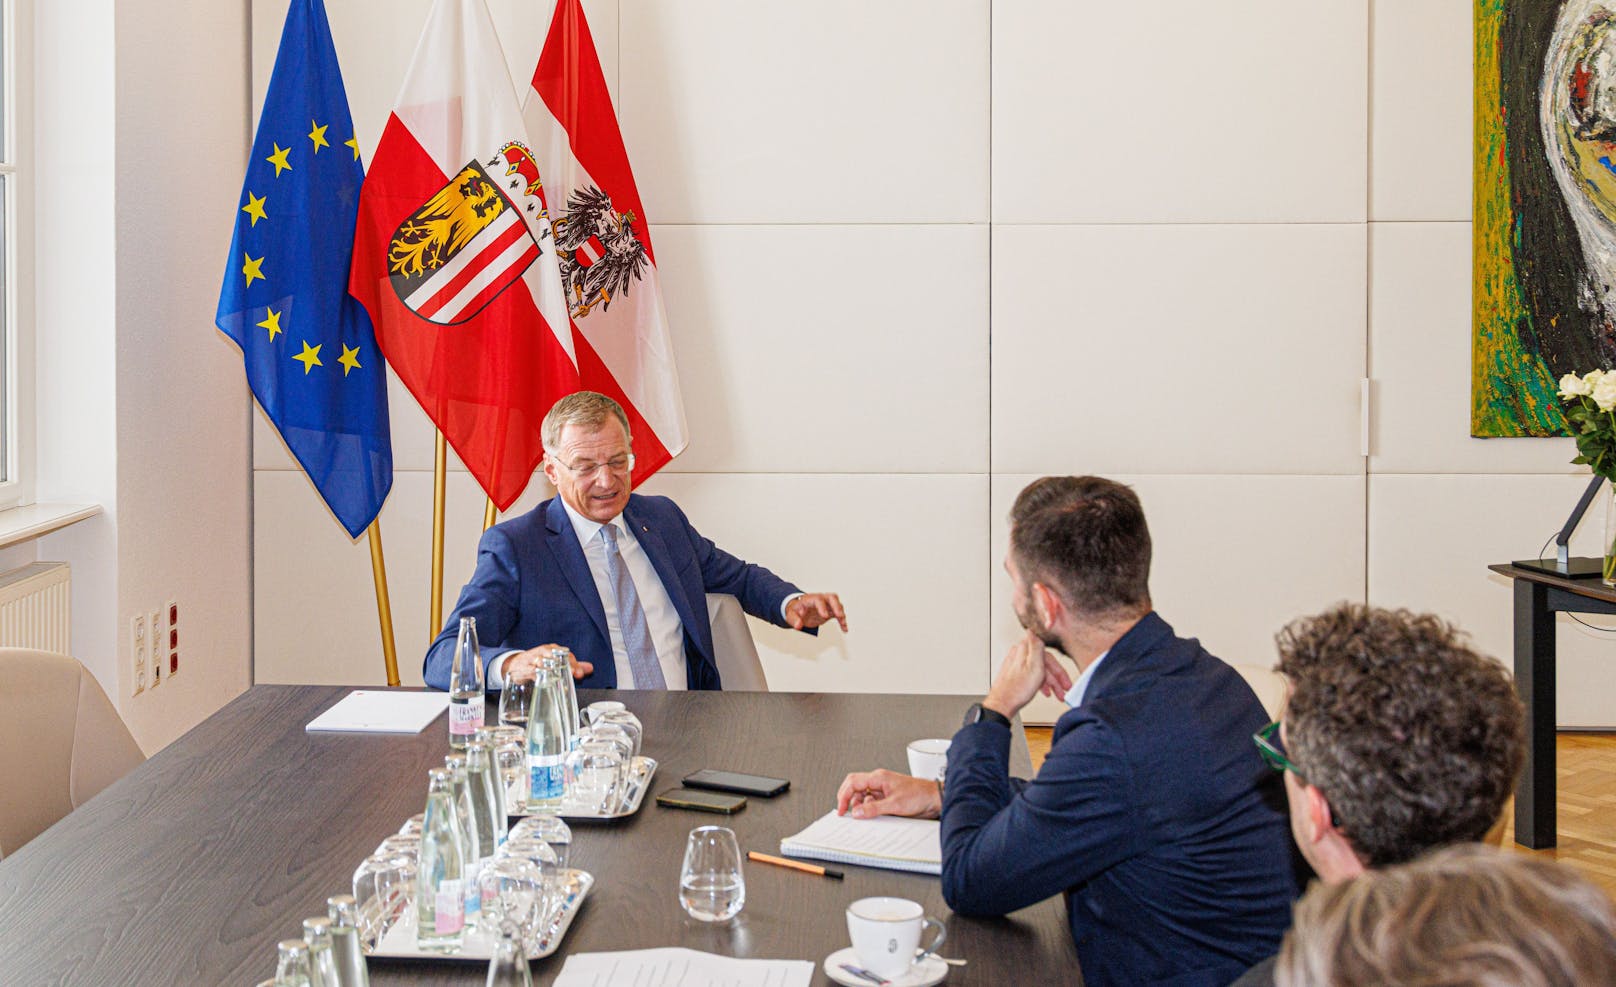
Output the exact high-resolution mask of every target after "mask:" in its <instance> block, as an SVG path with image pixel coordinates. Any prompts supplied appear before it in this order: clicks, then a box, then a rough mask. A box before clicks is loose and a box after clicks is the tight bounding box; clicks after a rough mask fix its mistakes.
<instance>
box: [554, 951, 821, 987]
mask: <svg viewBox="0 0 1616 987" xmlns="http://www.w3.org/2000/svg"><path fill="white" fill-rule="evenodd" d="M813 978H814V965H813V964H812V963H810V962H808V961H807V960H738V959H735V958H734V957H731V956H717V955H715V954H713V953H703V952H701V951H699V950H695V949H683V948H681V947H676V946H668V947H665V948H662V949H630V950H624V951H622V952H618V953H573V954H572V955H571V956H568V957H567V964H566V966H563V967H562V968H561V973H560V974H559V975H557V977H556V978H555V987H809V984H811V983H812V982H813Z"/></svg>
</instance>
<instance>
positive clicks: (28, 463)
mask: <svg viewBox="0 0 1616 987" xmlns="http://www.w3.org/2000/svg"><path fill="white" fill-rule="evenodd" d="M0 18H3V19H4V31H5V37H4V40H3V44H4V49H5V50H4V58H5V65H4V71H3V72H0V99H3V100H4V101H5V102H4V110H5V152H6V153H5V154H4V155H0V175H4V176H6V177H5V183H4V184H5V200H4V207H5V220H4V222H5V228H4V238H5V239H4V245H5V257H4V264H5V272H4V273H5V286H4V297H3V298H0V306H3V309H4V317H5V329H6V333H5V346H4V366H3V368H0V372H3V373H4V374H5V381H4V385H5V406H4V409H3V410H4V415H5V420H4V421H3V422H0V428H4V429H5V430H6V440H7V441H6V462H5V479H3V480H0V509H5V508H9V507H19V506H24V505H27V504H32V503H34V500H35V485H34V484H35V454H36V449H35V421H36V418H35V407H34V265H33V249H32V247H33V242H34V194H33V192H34V190H33V182H32V178H33V152H34V147H33V136H34V134H33V96H34V86H33V82H34V74H33V55H34V51H33V37H34V32H33V0H0Z"/></svg>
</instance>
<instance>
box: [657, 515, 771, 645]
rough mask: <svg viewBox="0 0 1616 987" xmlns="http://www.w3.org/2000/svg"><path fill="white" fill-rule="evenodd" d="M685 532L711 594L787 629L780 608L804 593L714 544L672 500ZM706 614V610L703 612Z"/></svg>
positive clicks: (697, 603) (702, 603) (699, 603)
mask: <svg viewBox="0 0 1616 987" xmlns="http://www.w3.org/2000/svg"><path fill="white" fill-rule="evenodd" d="M668 504H669V506H670V507H671V508H672V509H673V514H674V516H675V518H676V519H677V522H678V524H679V526H680V529H681V532H682V534H683V536H684V537H685V539H686V540H687V541H688V542H689V544H690V547H691V550H692V551H693V552H694V553H695V557H696V564H697V565H698V566H700V567H701V582H702V587H703V589H704V590H705V591H706V592H708V593H722V594H728V595H730V596H733V597H735V598H736V599H738V600H740V601H741V609H742V610H745V611H746V612H747V613H749V614H751V615H752V616H754V617H757V618H759V619H761V620H767V621H768V622H769V623H771V624H775V625H777V626H779V627H785V626H787V625H786V622H785V618H784V617H783V616H782V615H781V613H780V607H781V605H782V604H784V603H785V600H786V597H788V596H790V595H791V594H793V593H801V592H802V590H800V589H798V588H797V587H796V586H794V585H793V584H791V583H788V582H786V581H785V580H784V579H781V578H780V577H779V576H776V575H775V574H774V573H772V572H770V571H769V570H768V569H765V568H764V567H763V566H760V565H755V564H753V563H751V562H747V561H745V560H744V559H738V558H736V557H735V556H733V555H731V554H729V553H728V552H726V551H724V550H723V549H722V548H719V547H718V546H717V545H715V544H713V541H712V539H710V538H707V537H705V536H704V535H702V534H701V532H699V531H697V530H696V529H695V528H694V527H693V526H692V525H691V524H690V520H689V519H688V518H686V517H685V513H684V511H682V510H680V509H679V507H678V505H676V504H674V503H673V502H672V501H668ZM692 606H701V607H705V606H706V601H704V600H694V601H692ZM703 612H705V611H703Z"/></svg>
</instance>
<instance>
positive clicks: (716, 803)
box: [656, 788, 746, 816]
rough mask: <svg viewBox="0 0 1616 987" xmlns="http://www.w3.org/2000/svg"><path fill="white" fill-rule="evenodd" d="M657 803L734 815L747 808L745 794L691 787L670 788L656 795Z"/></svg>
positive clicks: (677, 807)
mask: <svg viewBox="0 0 1616 987" xmlns="http://www.w3.org/2000/svg"><path fill="white" fill-rule="evenodd" d="M656 804H657V805H660V806H663V807H664V808H668V809H695V810H696V811H697V812H717V813H721V814H723V815H726V816H732V815H734V814H735V813H737V812H740V811H741V810H742V809H744V808H746V797H745V796H744V795H728V794H726V793H724V792H704V791H700V790H698V789H690V788H670V789H668V790H667V791H665V792H663V793H662V794H660V795H658V796H657V797H656Z"/></svg>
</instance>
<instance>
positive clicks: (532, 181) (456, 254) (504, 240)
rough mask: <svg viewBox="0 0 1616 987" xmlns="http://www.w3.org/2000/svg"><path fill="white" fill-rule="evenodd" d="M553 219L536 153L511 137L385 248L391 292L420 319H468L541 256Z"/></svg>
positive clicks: (469, 168)
mask: <svg viewBox="0 0 1616 987" xmlns="http://www.w3.org/2000/svg"><path fill="white" fill-rule="evenodd" d="M494 175H498V176H499V177H498V178H495V177H493V176H494ZM524 217H527V218H526V219H525V218H524ZM547 218H548V217H547V214H546V211H545V208H544V196H543V190H542V187H541V185H540V182H539V169H538V166H537V165H536V164H534V163H533V155H532V153H531V152H530V151H528V149H527V148H526V147H524V146H523V145H522V144H520V143H518V142H516V141H511V142H509V143H507V144H506V145H505V146H504V147H503V148H501V149H500V151H499V153H498V154H495V155H493V156H492V157H490V158H489V159H488V160H487V161H471V162H468V163H467V164H466V166H465V167H464V168H462V169H461V170H460V173H459V174H458V175H456V176H455V177H454V178H453V179H452V180H451V181H450V182H449V183H448V184H447V185H445V186H443V188H441V189H439V190H438V191H437V193H436V194H434V195H433V196H432V198H430V199H428V200H427V201H426V202H425V203H423V204H422V206H421V208H420V209H418V210H416V212H415V213H414V214H413V215H411V216H410V217H409V218H408V219H406V220H405V221H404V222H403V223H401V224H400V225H399V227H398V230H397V231H396V232H394V234H393V237H392V242H391V243H390V244H389V245H388V250H387V264H388V271H389V272H390V274H391V275H392V282H393V290H394V291H396V292H398V297H399V298H400V299H401V300H402V301H403V302H404V304H405V305H407V306H409V309H410V311H412V312H414V313H415V314H417V315H419V316H421V317H422V318H425V319H430V320H431V321H433V322H436V323H437V324H439V325H456V324H459V323H461V322H465V321H466V320H468V319H470V318H472V317H473V316H475V315H476V314H477V313H478V312H480V311H482V310H483V307H484V306H486V305H487V304H488V303H489V302H490V301H492V300H493V299H494V298H495V297H497V296H498V295H499V293H500V292H502V291H504V290H505V289H506V288H508V287H510V286H511V284H512V283H513V282H515V281H516V280H517V279H518V278H520V277H521V276H522V273H523V272H524V271H526V270H527V269H528V267H529V266H530V265H531V264H533V262H534V261H537V260H538V259H539V257H540V255H541V254H542V253H543V247H542V246H541V245H540V243H539V239H540V238H542V239H549V236H550V230H549V227H548V225H547V223H546V220H547ZM529 223H533V224H534V225H535V226H537V227H538V233H537V236H535V232H534V230H533V229H531V228H530V227H529Z"/></svg>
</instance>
